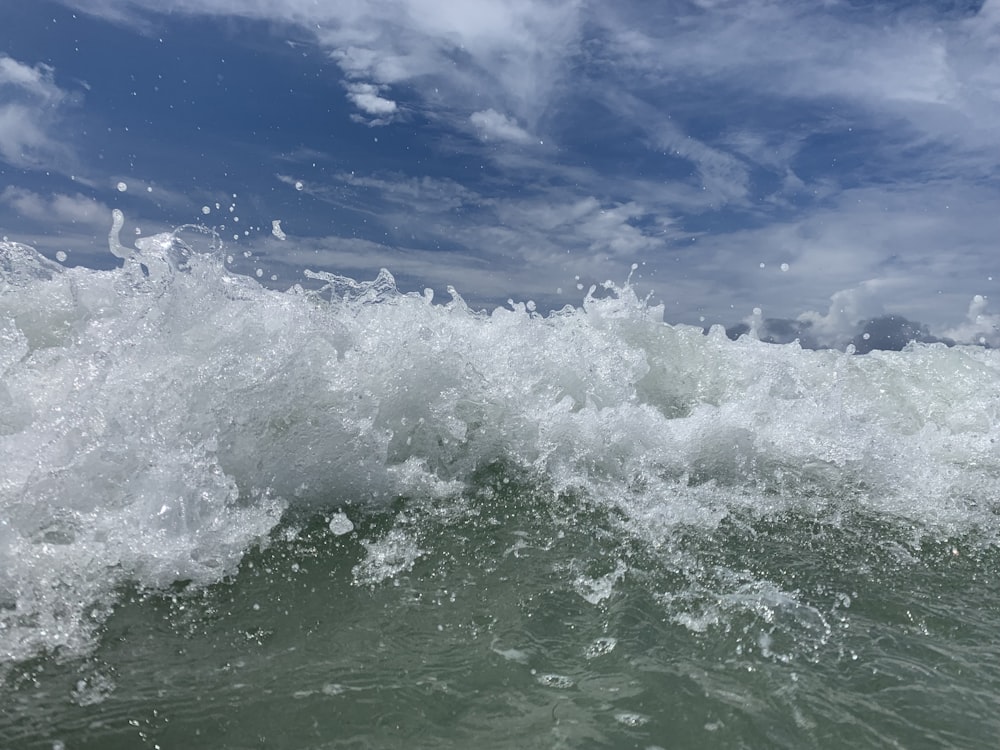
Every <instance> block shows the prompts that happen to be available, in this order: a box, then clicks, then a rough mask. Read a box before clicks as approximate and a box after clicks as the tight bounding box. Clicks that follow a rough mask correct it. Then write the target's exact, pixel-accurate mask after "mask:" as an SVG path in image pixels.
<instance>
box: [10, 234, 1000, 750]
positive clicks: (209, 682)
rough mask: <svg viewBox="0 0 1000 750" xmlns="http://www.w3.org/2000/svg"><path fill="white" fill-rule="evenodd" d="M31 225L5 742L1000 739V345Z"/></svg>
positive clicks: (939, 742) (16, 421) (881, 743)
mask: <svg viewBox="0 0 1000 750" xmlns="http://www.w3.org/2000/svg"><path fill="white" fill-rule="evenodd" d="M137 244H138V248H136V249H132V248H126V247H123V246H122V245H121V243H119V242H118V241H117V233H113V235H112V241H111V249H112V252H113V253H115V254H116V255H118V256H119V257H121V258H123V263H124V266H123V268H121V269H118V270H115V271H93V270H88V269H84V268H64V267H62V266H60V265H58V264H55V263H52V262H49V261H47V260H45V259H43V258H42V257H41V256H39V255H37V254H36V253H35V252H34V251H33V250H31V249H30V248H27V247H24V246H21V245H16V244H14V243H4V244H2V245H0V659H2V664H0V681H2V682H0V747H2V748H14V749H19V748H46V749H48V748H55V749H60V748H64V749H66V750H75V749H77V748H94V749H95V750H96V749H97V748H102V749H103V748H136V747H149V748H154V747H160V748H164V749H166V748H234V749H235V748H342V747H356V748H362V747H380V748H381V747H400V748H413V747H427V748H432V747H433V748H439V747H453V748H467V747H482V748H514V747H529V748H535V747H537V748H560V747H566V748H604V747H621V748H632V747H638V748H656V747H661V748H688V747H690V748H697V747H746V748H772V747H788V748H800V747H830V748H834V747H849V746H857V747H905V748H921V747H969V748H973V747H976V748H978V747H990V746H992V745H993V744H994V743H995V740H996V737H997V736H1000V710H998V709H1000V645H997V640H996V634H997V633H998V632H1000V584H998V582H997V577H996V571H997V569H998V563H1000V551H998V545H997V528H998V522H997V520H998V516H997V509H998V507H1000V506H998V502H1000V493H998V489H1000V452H998V451H1000V447H998V445H997V442H996V441H997V438H998V437H1000V356H998V355H997V354H996V353H995V351H993V350H987V349H983V348H977V347H954V348H950V349H949V348H945V347H944V346H939V345H935V346H913V347H910V348H908V349H907V350H905V351H903V352H873V353H871V354H868V355H864V356H852V355H851V354H848V353H843V352H836V351H809V350H803V349H801V348H799V347H798V346H796V345H786V346H775V345H769V344H763V343H760V342H758V341H755V340H753V339H751V338H743V339H741V340H739V341H735V342H734V341H730V340H728V339H727V338H726V337H725V335H724V333H723V332H722V331H721V329H719V330H715V331H713V332H712V333H710V334H708V335H704V334H703V333H702V332H701V331H700V330H698V329H694V328H686V327H674V326H670V325H667V324H665V323H664V322H663V321H662V310H661V309H660V308H654V307H648V306H646V305H644V304H642V303H641V302H640V301H639V300H637V299H636V298H635V296H634V294H633V293H632V291H631V289H630V288H629V287H627V286H625V287H622V288H616V287H613V286H609V287H608V288H606V289H602V290H593V291H592V292H591V294H590V295H588V296H587V298H586V300H585V301H584V302H583V303H582V305H581V306H580V307H579V308H567V309H565V310H563V311H560V312H557V313H552V314H549V315H547V316H542V315H539V314H537V313H535V312H533V311H532V310H531V306H529V305H518V304H514V305H512V306H510V307H509V308H508V309H500V310H496V311H494V312H492V313H489V314H486V313H477V312H474V311H471V310H469V309H468V308H467V307H466V305H465V304H464V303H463V302H462V300H461V298H460V297H459V296H458V295H457V294H454V295H453V297H452V299H451V300H450V301H448V302H447V303H445V304H441V303H440V302H435V301H433V300H432V299H431V295H430V294H423V295H418V294H401V293H399V292H398V291H396V289H395V286H394V284H393V282H392V279H391V277H390V276H388V274H382V275H380V276H379V277H378V278H377V279H376V280H375V281H374V282H365V283H361V282H356V281H353V280H350V279H345V278H340V277H336V276H331V275H327V274H312V275H311V276H310V278H308V279H304V284H308V288H303V287H297V288H293V289H291V290H289V291H287V292H278V291H274V290H270V289H266V288H264V287H262V286H260V285H259V284H258V283H257V281H256V280H254V279H251V278H247V277H245V276H241V275H238V274H234V273H232V272H229V271H227V270H226V268H225V266H224V263H223V258H222V256H221V255H220V251H219V250H218V249H217V248H214V247H213V246H212V243H211V241H210V238H209V237H207V236H204V237H203V236H202V235H199V234H197V233H192V231H191V230H186V231H185V232H183V233H177V234H175V235H160V236H157V237H152V238H146V239H143V240H140V241H139V242H138V243H137Z"/></svg>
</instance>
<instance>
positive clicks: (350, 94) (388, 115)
mask: <svg viewBox="0 0 1000 750" xmlns="http://www.w3.org/2000/svg"><path fill="white" fill-rule="evenodd" d="M347 98H348V99H350V100H351V101H352V102H353V103H354V106H355V107H357V108H358V109H360V110H361V111H362V112H364V113H365V114H366V115H368V116H369V117H371V118H372V119H370V120H367V122H368V124H369V125H387V124H388V123H390V122H391V121H392V118H393V116H394V115H395V114H396V112H397V110H398V109H399V107H398V106H397V105H396V102H394V101H393V100H392V99H386V98H385V97H384V96H382V95H381V93H380V89H379V87H378V86H374V85H372V84H370V83H350V84H348V85H347Z"/></svg>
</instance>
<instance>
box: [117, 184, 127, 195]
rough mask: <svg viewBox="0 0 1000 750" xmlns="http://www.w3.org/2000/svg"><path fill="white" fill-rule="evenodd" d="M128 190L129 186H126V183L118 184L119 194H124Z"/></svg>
mask: <svg viewBox="0 0 1000 750" xmlns="http://www.w3.org/2000/svg"><path fill="white" fill-rule="evenodd" d="M126 190H128V185H126V184H125V183H124V182H119V183H118V192H119V193H124V192H125V191H126Z"/></svg>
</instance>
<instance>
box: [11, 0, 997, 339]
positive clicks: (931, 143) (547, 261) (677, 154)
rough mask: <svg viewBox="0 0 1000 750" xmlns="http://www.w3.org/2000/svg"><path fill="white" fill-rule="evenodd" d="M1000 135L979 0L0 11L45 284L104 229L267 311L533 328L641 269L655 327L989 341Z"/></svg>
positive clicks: (22, 214)
mask: <svg viewBox="0 0 1000 750" xmlns="http://www.w3.org/2000/svg"><path fill="white" fill-rule="evenodd" d="M998 123H1000V0H986V2H978V1H976V2H974V1H972V0H928V1H925V2H902V1H900V0H896V1H893V2H868V1H864V0H825V1H821V0H816V2H801V1H799V2H793V1H792V0H690V1H688V2H670V1H663V2H632V1H630V0H622V1H621V2H614V3H611V2H603V1H600V2H598V1H593V2H590V1H587V0H550V1H542V0H534V1H531V2H528V1H526V0H510V1H508V2H499V1H494V0H465V1H464V2H444V1H443V0H393V1H391V2H388V1H387V2H377V1H369V2H363V1H361V0H355V1H353V2H348V1H344V2H339V1H336V0H62V1H60V2H54V1H49V0H36V1H35V2H32V3H13V2H7V3H3V4H2V6H0V235H2V236H6V237H8V238H9V239H10V240H16V241H19V242H24V243H27V244H31V245H33V246H35V247H37V248H38V249H39V250H41V251H42V252H44V253H45V254H47V255H49V256H52V257H55V255H56V253H59V252H62V253H66V256H67V260H66V262H67V264H70V265H73V264H84V265H90V266H95V267H109V266H111V265H113V263H114V261H115V260H116V259H115V258H114V257H112V256H111V255H110V254H109V253H108V252H107V250H106V237H107V232H108V228H109V226H110V213H111V210H112V209H113V208H116V207H117V208H121V209H122V210H123V211H124V212H125V214H126V217H127V219H128V223H127V231H128V232H129V233H130V234H131V236H134V235H135V233H136V232H141V233H142V234H150V233H153V232H157V231H163V230H166V229H170V228H172V227H174V226H177V225H180V224H185V223H190V222H199V223H204V224H205V225H207V226H212V227H217V228H218V231H219V233H220V235H221V236H222V237H223V239H225V240H226V241H227V242H228V243H229V247H230V254H231V255H233V257H234V262H235V265H238V266H240V268H243V269H244V270H249V271H251V272H256V271H257V270H258V269H259V270H260V271H261V272H262V276H261V278H262V279H263V280H264V281H265V282H269V283H272V284H274V285H275V286H277V287H279V288H281V287H283V286H288V285H290V284H292V283H295V282H297V281H301V280H302V269H304V268H311V269H314V270H327V271H334V272H336V273H341V274H345V275H350V276H353V277H355V278H373V277H374V276H375V274H376V273H377V271H378V269H379V268H380V267H383V266H384V267H386V268H388V269H389V270H390V271H391V272H392V273H393V274H394V275H395V276H396V278H397V281H398V284H399V286H400V288H401V289H403V290H406V291H409V290H417V291H419V290H421V289H423V288H424V287H431V288H433V289H435V290H436V291H437V292H438V293H439V294H440V295H441V296H442V297H446V296H447V295H446V294H445V293H444V292H445V289H446V287H447V286H448V285H453V286H454V287H456V288H457V289H458V290H459V291H460V292H461V293H462V295H463V296H464V297H465V298H466V299H467V300H468V301H469V302H470V303H472V304H474V305H475V306H484V307H490V306H492V305H496V304H503V303H504V302H505V301H506V300H507V298H508V297H512V298H514V299H517V300H528V299H533V300H536V301H537V302H538V304H539V307H540V308H542V309H551V308H557V307H560V306H562V305H563V304H565V303H567V302H569V303H574V304H578V303H579V302H580V301H581V299H582V297H583V294H584V291H585V290H586V288H587V287H589V285H590V284H591V283H594V282H601V281H603V280H605V279H613V280H615V281H622V280H624V279H625V277H626V276H627V275H628V273H629V269H630V267H631V266H632V264H633V263H635V264H638V266H639V268H638V270H637V272H636V274H635V277H634V281H635V282H636V288H637V291H638V292H639V293H640V294H645V293H646V292H652V293H653V295H654V299H655V300H657V301H660V302H662V303H663V304H664V305H665V310H666V311H665V318H666V320H667V321H668V322H684V323H695V324H711V323H717V322H718V323H723V324H726V325H730V324H734V323H738V322H740V321H742V320H747V319H748V318H749V317H750V316H752V315H753V310H754V308H759V309H760V311H761V313H760V315H759V316H758V317H762V318H775V319H783V320H790V321H795V322H796V324H797V325H799V326H800V327H802V326H804V329H803V330H808V332H809V336H810V337H811V338H813V339H814V340H815V341H816V342H817V343H820V344H823V343H831V344H832V343H842V342H843V341H845V340H846V339H848V338H850V337H851V336H852V335H854V334H855V333H857V331H858V330H859V328H858V325H859V322H861V321H864V320H868V319H870V318H877V317H879V316H884V315H893V316H898V317H899V318H900V319H902V318H906V319H909V320H911V321H917V322H919V323H922V324H925V325H927V326H928V327H929V329H930V331H931V332H932V333H934V334H935V335H938V336H948V337H951V338H954V339H957V340H961V341H973V342H975V341H985V342H986V343H990V344H992V345H998V344H1000V335H998V332H997V328H996V326H997V324H998V323H1000V305H998V304H997V302H996V300H995V291H994V290H995V288H996V286H997V284H998V283H1000V171H998V168H1000V125H998ZM120 183H121V186H123V187H125V190H124V191H122V190H120V189H119V187H120ZM234 196H235V197H234ZM206 207H207V209H208V213H205V208H206ZM237 219H238V221H237ZM274 220H280V222H281V225H280V226H281V230H282V232H283V233H284V235H285V239H280V238H279V237H278V236H275V233H272V221H274ZM282 232H279V233H278V234H281V233H282ZM247 254H249V255H247ZM272 276H273V277H275V280H274V281H273V282H272V281H270V279H271V277H272ZM578 286H580V287H582V288H583V291H581V290H580V289H579V288H578Z"/></svg>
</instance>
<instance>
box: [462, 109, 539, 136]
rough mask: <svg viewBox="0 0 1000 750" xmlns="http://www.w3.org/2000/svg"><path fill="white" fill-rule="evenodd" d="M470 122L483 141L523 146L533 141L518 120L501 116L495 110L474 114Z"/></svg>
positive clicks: (470, 117)
mask: <svg viewBox="0 0 1000 750" xmlns="http://www.w3.org/2000/svg"><path fill="white" fill-rule="evenodd" d="M469 120H470V122H472V124H473V125H475V126H476V128H477V130H478V131H479V136H480V138H482V139H483V140H490V139H495V140H499V141H510V142H511V143H522V144H523V143H530V142H531V141H532V138H531V135H530V134H529V133H528V131H527V130H525V129H524V128H522V127H521V126H520V125H518V124H517V121H516V120H513V119H511V118H510V117H507V115H503V114H500V113H499V112H497V111H496V110H495V109H486V110H483V111H482V112H473V113H472V114H471V115H470V116H469Z"/></svg>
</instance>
